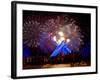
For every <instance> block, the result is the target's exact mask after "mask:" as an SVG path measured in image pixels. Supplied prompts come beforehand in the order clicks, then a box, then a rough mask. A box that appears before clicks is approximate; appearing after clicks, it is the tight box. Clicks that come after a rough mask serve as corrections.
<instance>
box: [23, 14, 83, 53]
mask: <svg viewBox="0 0 100 80" xmlns="http://www.w3.org/2000/svg"><path fill="white" fill-rule="evenodd" d="M66 15H67V14H66ZM66 15H55V16H50V15H49V16H48V15H47V16H46V15H40V14H38V15H34V14H33V15H32V16H28V18H27V19H26V20H25V21H24V23H23V42H24V44H26V45H28V46H29V47H38V46H39V47H40V48H41V49H44V48H45V50H46V51H47V52H48V51H50V50H51V51H52V50H54V49H55V47H56V46H57V45H58V44H60V43H61V42H62V41H65V42H66V44H67V45H68V47H69V48H70V49H71V50H73V51H77V50H79V48H80V46H81V45H82V42H83V40H82V36H83V35H82V34H81V30H80V27H79V26H78V25H76V23H75V20H74V19H72V18H71V17H69V16H68V15H67V16H66ZM41 46H42V47H41Z"/></svg>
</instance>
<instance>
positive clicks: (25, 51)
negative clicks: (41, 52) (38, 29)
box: [23, 45, 31, 58]
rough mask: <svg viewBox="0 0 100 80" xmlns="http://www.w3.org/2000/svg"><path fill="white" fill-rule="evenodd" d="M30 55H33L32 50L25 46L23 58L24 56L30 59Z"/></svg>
mask: <svg viewBox="0 0 100 80" xmlns="http://www.w3.org/2000/svg"><path fill="white" fill-rule="evenodd" d="M30 54H31V52H30V49H29V48H28V47H27V46H25V45H24V47H23V56H24V58H25V57H29V56H30Z"/></svg>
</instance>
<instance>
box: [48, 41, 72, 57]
mask: <svg viewBox="0 0 100 80" xmlns="http://www.w3.org/2000/svg"><path fill="white" fill-rule="evenodd" d="M60 52H63V53H64V54H68V53H70V52H71V50H70V49H69V48H68V46H67V44H66V43H65V42H64V41H62V42H61V44H59V45H58V46H57V47H56V49H55V50H54V51H53V53H52V54H51V55H50V57H55V56H57V55H58V54H59V53H60Z"/></svg>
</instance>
